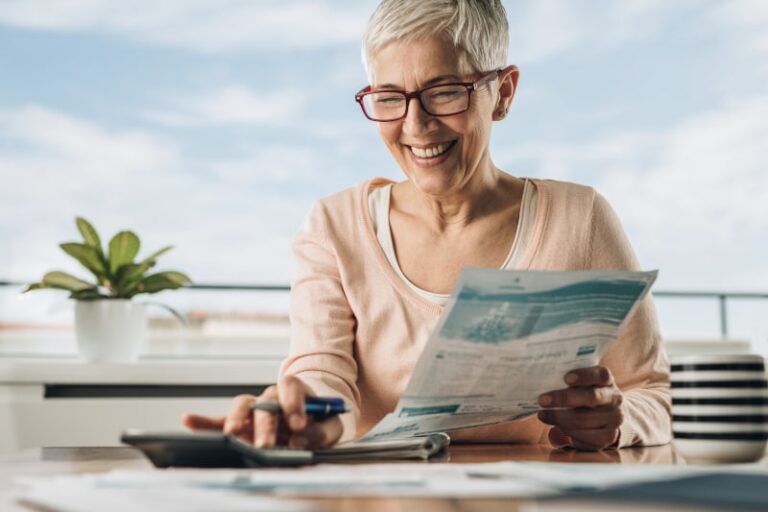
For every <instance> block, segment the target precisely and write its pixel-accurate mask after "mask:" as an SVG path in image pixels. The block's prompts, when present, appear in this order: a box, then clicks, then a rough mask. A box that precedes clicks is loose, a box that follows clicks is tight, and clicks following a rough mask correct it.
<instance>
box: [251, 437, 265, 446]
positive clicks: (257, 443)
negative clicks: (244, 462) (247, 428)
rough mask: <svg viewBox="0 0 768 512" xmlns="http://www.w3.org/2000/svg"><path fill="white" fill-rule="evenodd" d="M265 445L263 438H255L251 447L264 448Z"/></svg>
mask: <svg viewBox="0 0 768 512" xmlns="http://www.w3.org/2000/svg"><path fill="white" fill-rule="evenodd" d="M266 444H267V443H266V442H265V439H264V438H263V437H257V438H256V439H255V440H254V442H253V445H254V446H255V447H256V448H264V447H265V445H266Z"/></svg>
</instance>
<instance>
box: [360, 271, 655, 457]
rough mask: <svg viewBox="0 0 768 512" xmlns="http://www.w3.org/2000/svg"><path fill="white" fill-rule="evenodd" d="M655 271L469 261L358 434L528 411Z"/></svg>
mask: <svg viewBox="0 0 768 512" xmlns="http://www.w3.org/2000/svg"><path fill="white" fill-rule="evenodd" d="M656 275H657V273H656V272H655V271H653V272H599V271H573V272H551V271H508V270H496V269H480V268H470V269H466V270H465V271H464V272H463V273H462V275H461V277H460V279H459V282H458V284H457V286H456V289H455V290H454V292H453V295H452V296H451V299H450V301H449V302H448V304H447V305H446V307H445V309H444V311H443V314H442V316H441V317H440V320H439V322H438V324H437V327H436V328H435V330H434V331H433V332H432V335H431V337H430V339H429V341H428V343H427V345H426V347H425V349H424V352H423V353H422V355H421V357H420V359H419V361H418V363H417V365H416V368H415V370H414V372H413V375H412V377H411V380H410V382H409V384H408V387H407V389H406V390H405V393H404V394H403V396H402V397H401V399H400V402H399V403H398V404H397V407H396V409H395V411H394V412H392V413H391V414H388V415H387V416H385V417H384V419H383V420H382V421H381V422H379V424H377V425H376V426H375V427H374V428H373V429H372V430H371V431H370V432H369V433H368V434H366V435H365V436H364V437H363V438H362V439H361V441H363V442H365V441H373V440H381V439H393V438H399V437H404V436H410V435H424V434H428V433H431V432H447V431H451V430H457V429H461V428H467V427H474V426H481V425H489V424H493V423H501V422H506V421H512V420H516V419H520V418H524V417H526V416H529V415H531V414H533V413H535V412H536V411H537V410H538V409H539V406H538V403H537V398H538V396H539V395H540V394H541V393H544V392H546V391H551V390H554V389H559V388H562V387H564V383H563V377H564V376H565V374H566V373H567V372H568V371H569V370H573V369H576V368H584V367H588V366H594V365H595V364H597V362H598V360H599V359H600V358H601V357H602V356H603V354H605V352H606V350H607V349H608V347H609V346H610V345H611V344H612V343H613V342H614V341H616V339H617V338H618V335H619V333H620V331H621V329H622V327H623V326H624V325H625V324H626V322H627V320H628V319H629V318H630V317H631V315H632V313H633V311H634V310H635V309H636V308H637V306H638V305H639V303H640V301H641V300H642V299H643V298H644V297H645V295H646V294H647V293H648V291H649V290H650V287H651V285H652V283H653V282H654V280H655V279H656Z"/></svg>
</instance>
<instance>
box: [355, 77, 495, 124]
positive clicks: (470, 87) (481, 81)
mask: <svg viewBox="0 0 768 512" xmlns="http://www.w3.org/2000/svg"><path fill="white" fill-rule="evenodd" d="M502 71H503V69H494V70H493V71H489V72H487V73H485V74H484V75H483V76H481V77H480V78H478V79H477V80H475V81H474V82H449V83H445V84H435V85H429V86H427V87H422V88H421V89H416V90H415V91H410V92H408V91H403V90H401V89H374V88H373V86H371V85H368V86H366V87H364V88H362V89H360V90H359V91H358V92H357V93H355V101H356V102H357V104H358V105H360V109H361V110H362V111H363V115H364V116H365V117H366V118H367V119H369V120H371V121H374V122H376V123H389V122H391V121H399V120H401V119H405V117H406V116H407V115H408V107H409V106H410V105H411V100H412V99H413V98H416V99H417V100H419V105H420V106H421V109H422V110H423V111H424V112H426V113H427V114H429V115H431V116H435V117H447V116H455V115H458V114H463V113H464V112H466V111H467V110H469V109H470V107H471V106H472V93H473V92H475V91H476V90H478V89H479V88H480V87H481V86H483V85H485V84H487V83H488V82H490V81H492V80H495V79H496V78H498V77H499V75H501V72H502ZM446 85H461V86H464V87H466V89H467V93H468V94H469V98H468V99H467V108H465V109H464V110H461V111H459V112H453V113H451V114H433V113H432V112H430V111H429V110H427V109H426V108H425V107H424V102H423V101H422V100H421V95H422V93H423V92H424V91H428V90H430V89H434V88H436V87H444V86H446ZM380 92H397V93H400V94H402V95H404V96H405V112H404V113H403V115H402V116H400V117H397V118H395V119H385V120H383V121H382V120H379V119H374V118H372V117H371V116H369V115H368V112H366V111H365V106H364V105H363V97H365V96H367V95H368V94H373V93H380Z"/></svg>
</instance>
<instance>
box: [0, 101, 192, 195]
mask: <svg viewBox="0 0 768 512" xmlns="http://www.w3.org/2000/svg"><path fill="white" fill-rule="evenodd" d="M0 134H2V135H3V136H4V137H6V138H7V139H8V140H12V141H14V142H15V143H16V144H18V145H20V146H22V147H27V148H34V151H29V152H26V155H27V156H26V157H25V158H24V161H25V162H27V163H29V164H43V163H44V162H48V163H52V164H54V165H55V166H56V167H59V168H60V169H61V168H66V170H67V171H68V172H69V173H74V174H70V175H69V177H70V178H71V180H72V181H74V180H78V179H80V180H83V181H85V180H96V181H100V180H102V179H105V178H107V179H109V177H114V176H118V175H128V174H134V173H143V172H150V171H151V172H154V171H156V170H157V169H160V168H164V167H167V166H168V165H169V164H170V163H172V162H173V161H175V160H176V158H177V152H176V149H175V147H173V146H172V145H171V144H169V143H168V142H164V141H162V140H160V139H158V138H157V137H151V136H148V135H147V134H144V133H141V132H131V131H109V130H105V129H103V128H101V127H99V126H97V125H95V124H93V123H89V122H87V121H83V120H81V119H78V118H75V117H72V116H68V115H66V114H64V113H61V112H58V111H55V110H51V109H47V108H44V107H41V106H35V105H32V106H27V107H22V108H20V109H17V110H15V111H11V112H6V113H4V114H0ZM51 157H55V158H54V159H53V160H55V161H51ZM72 163H76V165H70V164H72ZM6 164H10V162H6Z"/></svg>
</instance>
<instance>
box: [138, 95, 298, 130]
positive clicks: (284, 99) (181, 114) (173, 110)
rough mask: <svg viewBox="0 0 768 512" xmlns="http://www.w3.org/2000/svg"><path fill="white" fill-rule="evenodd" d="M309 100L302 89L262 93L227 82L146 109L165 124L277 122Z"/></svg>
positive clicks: (275, 123)
mask: <svg viewBox="0 0 768 512" xmlns="http://www.w3.org/2000/svg"><path fill="white" fill-rule="evenodd" d="M307 101H308V98H307V95H306V94H305V93H303V92H302V91H299V90H295V89H289V90H281V91H277V92H261V91H256V90H254V89H250V88H247V87H243V86H238V85H229V86H225V87H221V88H219V89H216V90H212V91H209V92H206V93H202V94H197V95H192V96H188V97H186V98H182V99H175V98H174V99H171V100H169V103H170V108H166V109H158V110H151V111H145V113H144V115H145V117H147V118H148V119H150V120H153V121H156V122H158V123H160V124H163V125H166V126H177V127H186V126H212V125H270V126H274V125H278V124H285V123H286V122H287V121H288V120H290V119H292V118H295V117H296V116H298V115H299V114H300V113H301V112H302V111H303V109H304V106H305V105H306V103H307Z"/></svg>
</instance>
